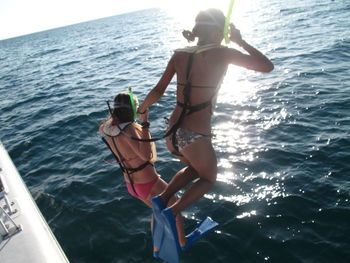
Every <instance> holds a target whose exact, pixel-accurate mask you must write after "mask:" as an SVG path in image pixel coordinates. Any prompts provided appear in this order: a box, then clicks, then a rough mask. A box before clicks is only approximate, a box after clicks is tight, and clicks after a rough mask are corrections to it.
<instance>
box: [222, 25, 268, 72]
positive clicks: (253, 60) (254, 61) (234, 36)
mask: <svg viewBox="0 0 350 263" xmlns="http://www.w3.org/2000/svg"><path fill="white" fill-rule="evenodd" d="M230 39H231V41H232V42H234V43H236V44H237V45H238V46H240V47H241V48H243V49H244V50H245V51H246V52H247V53H248V54H243V53H242V52H239V51H238V50H235V49H230V52H229V53H230V55H229V56H228V59H229V63H231V64H234V65H237V66H240V67H244V68H247V69H251V70H255V71H259V72H270V71H272V70H273V68H274V65H273V64H272V62H271V61H270V60H269V59H268V58H267V57H266V56H265V55H264V54H262V53H261V52H260V51H259V50H257V49H256V48H254V47H253V46H251V45H249V44H248V43H247V42H245V41H244V40H243V39H242V36H241V33H240V32H239V30H238V29H236V28H235V27H234V25H233V24H231V34H230Z"/></svg>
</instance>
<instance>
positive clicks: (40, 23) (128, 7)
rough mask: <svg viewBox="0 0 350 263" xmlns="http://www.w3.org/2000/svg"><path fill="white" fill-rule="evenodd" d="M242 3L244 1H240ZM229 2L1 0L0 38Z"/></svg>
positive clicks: (220, 5)
mask: <svg viewBox="0 0 350 263" xmlns="http://www.w3.org/2000/svg"><path fill="white" fill-rule="evenodd" d="M241 1H245V0H241ZM228 4H229V0H173V1H169V0H124V1H121V0H0V39H7V38H11V37H15V36H20V35H25V34H29V33H33V32H38V31H43V30H46V29H51V28H56V27H61V26H65V25H70V24H76V23H79V22H83V21H89V20H93V19H97V18H102V17H107V16H113V15H117V14H122V13H128V12H132V11H136V10H141V9H147V8H154V7H160V8H166V9H169V10H172V11H179V12H178V13H179V15H181V12H182V11H183V10H184V9H186V11H188V10H189V9H196V10H200V9H201V8H203V7H216V8H222V9H227V7H228Z"/></svg>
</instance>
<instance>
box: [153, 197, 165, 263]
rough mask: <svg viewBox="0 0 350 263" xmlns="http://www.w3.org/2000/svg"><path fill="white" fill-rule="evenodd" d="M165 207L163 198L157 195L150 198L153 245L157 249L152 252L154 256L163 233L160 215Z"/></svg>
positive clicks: (156, 254) (156, 253)
mask: <svg viewBox="0 0 350 263" xmlns="http://www.w3.org/2000/svg"><path fill="white" fill-rule="evenodd" d="M164 208H165V204H164V201H163V199H162V198H161V197H160V196H159V195H157V196H155V197H153V198H152V210H153V231H152V238H153V247H156V248H157V249H158V251H154V252H153V256H154V257H156V258H157V257H158V254H159V249H160V245H161V243H162V238H163V234H164V224H163V217H162V210H163V209H164Z"/></svg>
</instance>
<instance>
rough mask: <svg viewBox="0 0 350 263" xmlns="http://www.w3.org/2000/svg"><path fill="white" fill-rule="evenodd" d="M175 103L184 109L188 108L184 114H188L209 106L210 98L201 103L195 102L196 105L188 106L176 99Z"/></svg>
mask: <svg viewBox="0 0 350 263" xmlns="http://www.w3.org/2000/svg"><path fill="white" fill-rule="evenodd" d="M177 105H178V106H180V107H181V108H184V109H186V110H188V112H187V114H186V115H190V114H192V113H194V112H197V111H201V110H204V109H205V108H206V107H208V106H210V105H211V100H208V101H206V102H203V103H200V104H197V105H194V106H188V105H186V104H184V103H182V102H179V101H177Z"/></svg>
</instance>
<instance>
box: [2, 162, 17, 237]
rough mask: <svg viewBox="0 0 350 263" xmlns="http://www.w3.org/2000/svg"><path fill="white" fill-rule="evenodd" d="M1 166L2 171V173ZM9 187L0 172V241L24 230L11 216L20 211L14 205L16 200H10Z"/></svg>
mask: <svg viewBox="0 0 350 263" xmlns="http://www.w3.org/2000/svg"><path fill="white" fill-rule="evenodd" d="M1 171H2V170H1V168H0V173H1ZM7 193H8V189H7V186H6V182H5V180H4V179H3V178H2V177H1V174H0V241H1V240H3V239H6V238H9V237H11V236H13V235H14V234H16V233H18V232H19V231H21V230H22V228H21V226H20V225H17V224H16V223H15V222H14V221H13V219H12V218H11V216H14V215H15V214H16V213H17V212H18V211H17V209H15V208H14V207H13V205H14V202H12V203H11V202H10V200H9V198H8V196H7Z"/></svg>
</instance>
